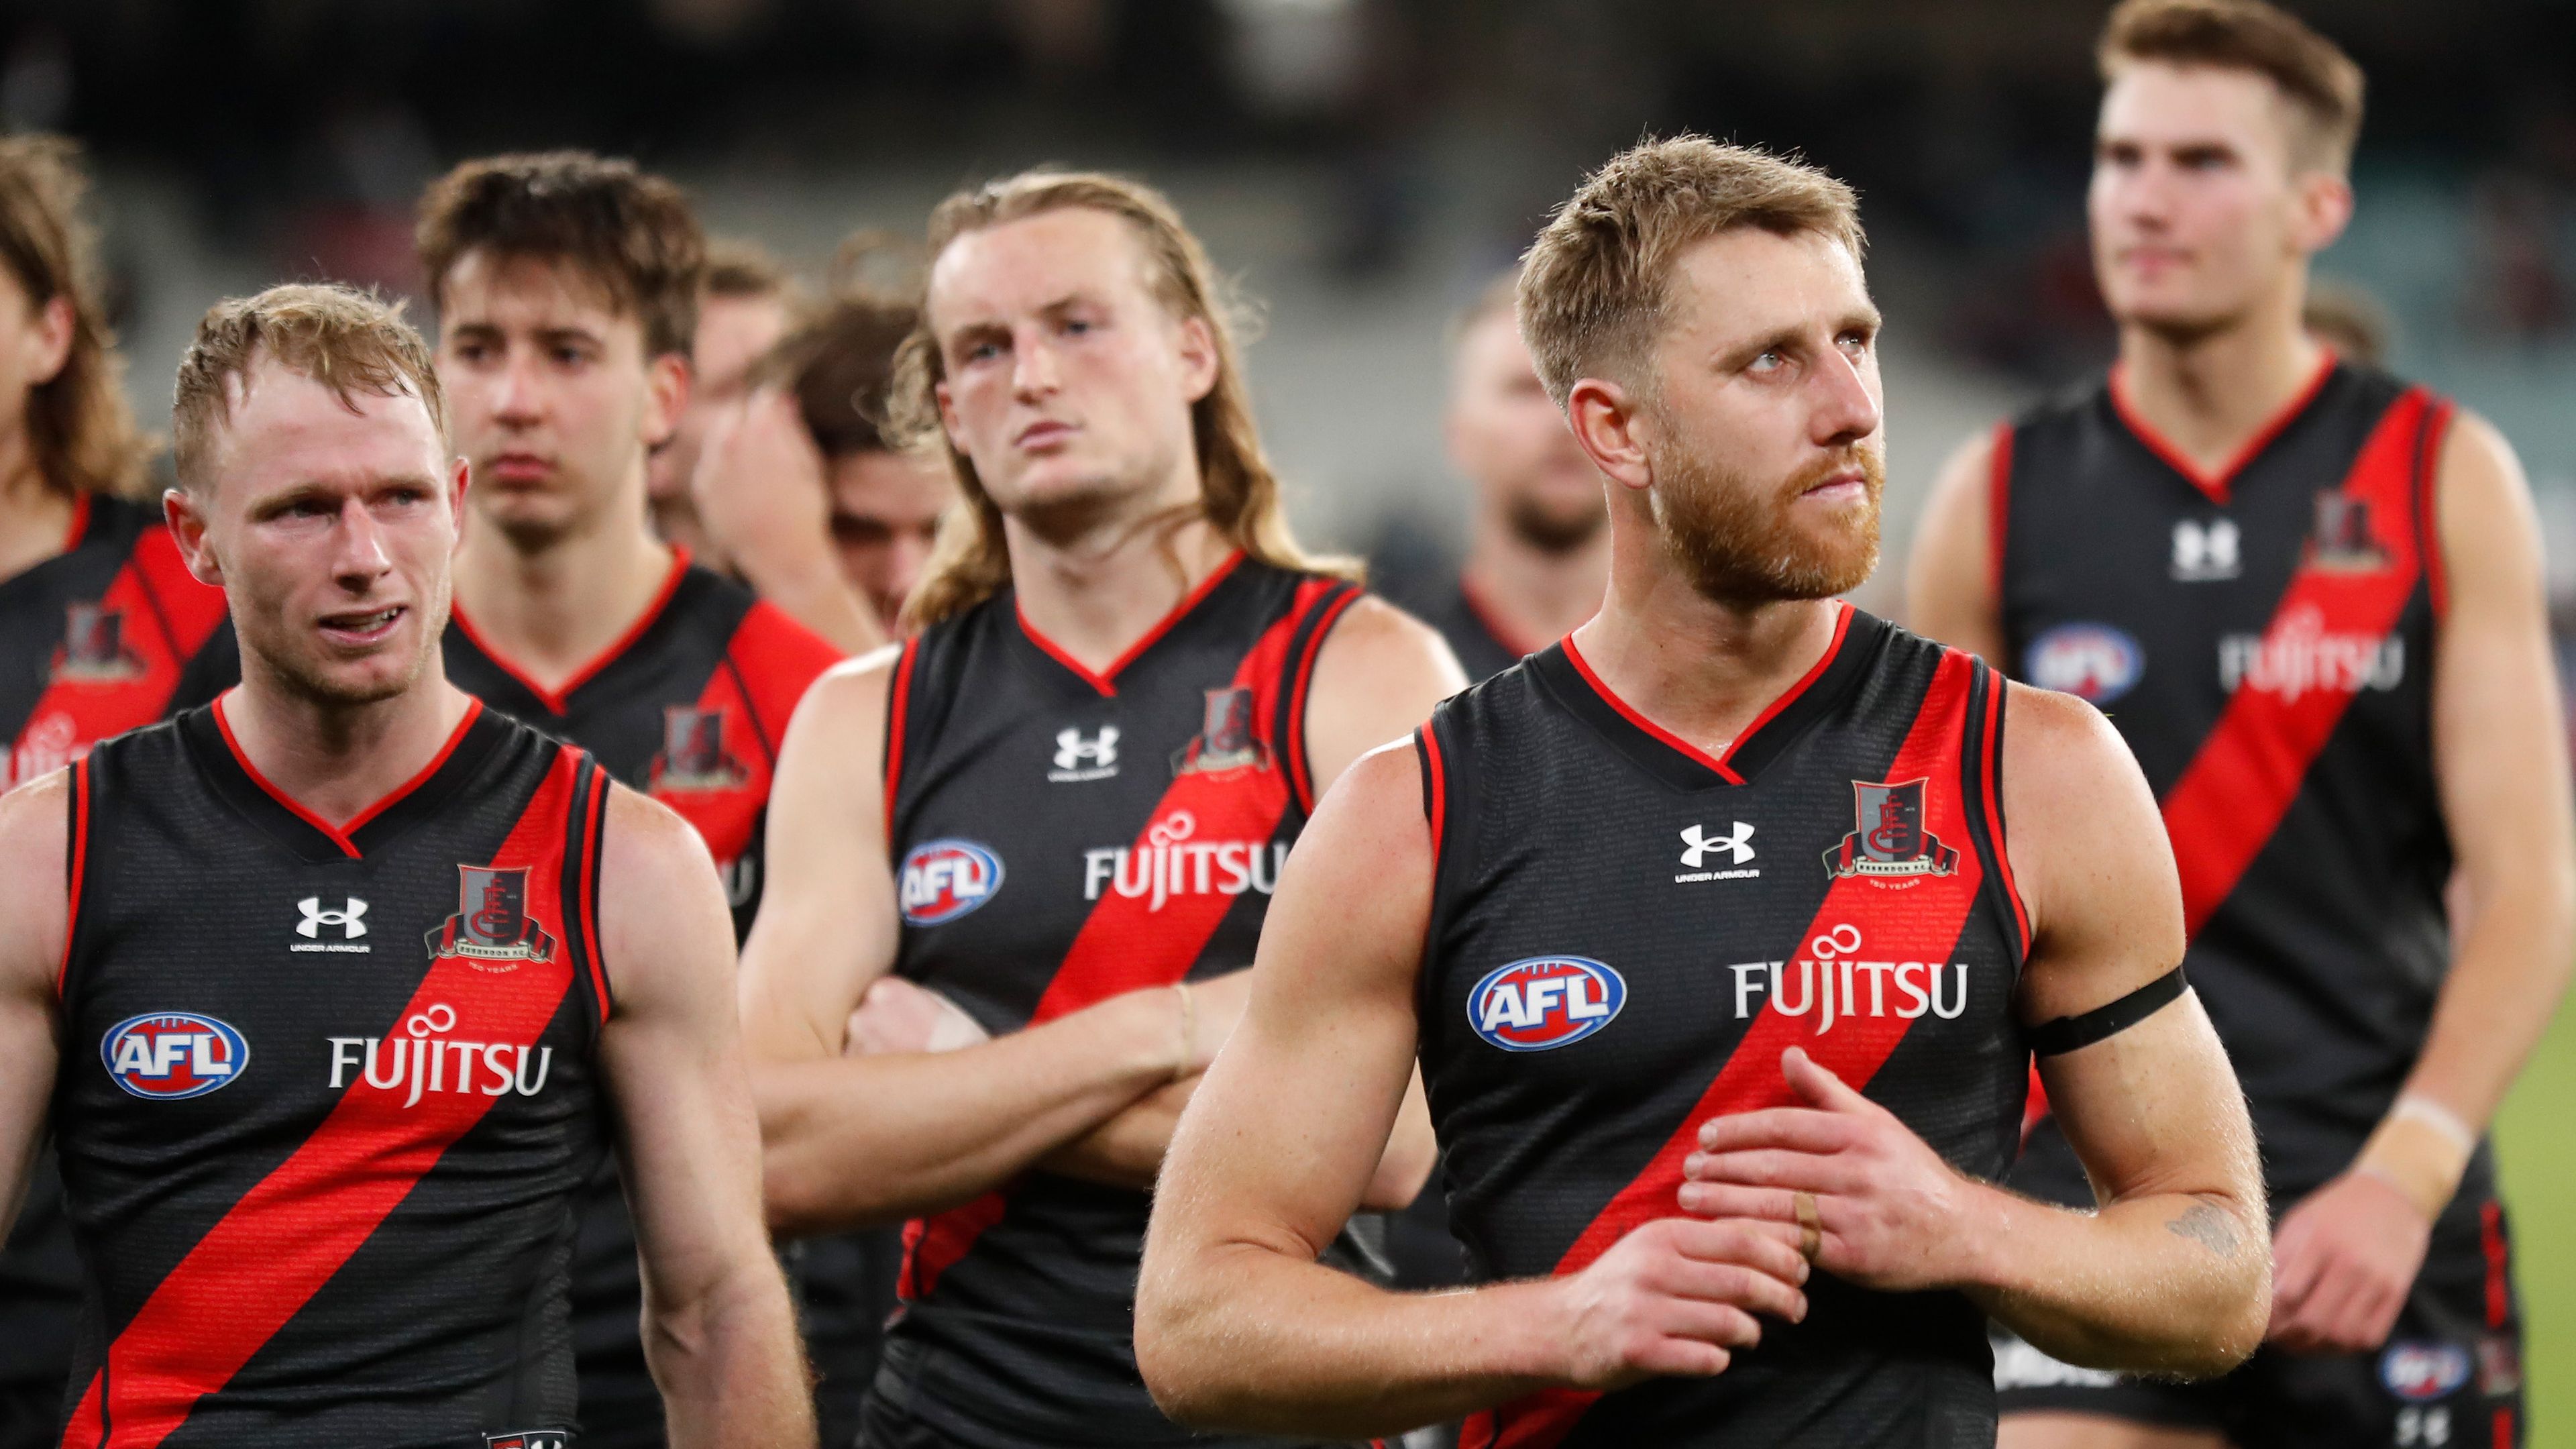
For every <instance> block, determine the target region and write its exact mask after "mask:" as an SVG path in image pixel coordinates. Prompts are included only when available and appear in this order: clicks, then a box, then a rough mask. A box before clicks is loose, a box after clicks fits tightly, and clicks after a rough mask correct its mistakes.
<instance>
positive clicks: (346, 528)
mask: <svg viewBox="0 0 2576 1449" xmlns="http://www.w3.org/2000/svg"><path fill="white" fill-rule="evenodd" d="M331 535H332V550H331V573H332V576H333V577H334V578H336V579H338V580H339V581H340V582H341V583H342V584H343V585H345V586H347V587H351V588H355V589H364V588H365V587H366V586H367V585H369V584H371V583H373V582H374V581H375V580H377V579H378V578H381V577H383V576H384V575H385V574H386V573H387V572H388V571H390V570H391V569H392V568H393V556H392V555H391V554H390V553H389V552H388V551H387V550H386V548H385V537H384V526H383V525H382V524H380V523H378V522H377V521H376V516H375V514H374V513H373V512H371V511H370V510H369V509H368V507H367V504H366V500H365V499H363V498H360V497H357V496H355V495H352V496H351V497H350V498H349V499H348V500H347V501H345V502H343V503H342V504H341V505H340V526H339V527H337V528H335V529H333V530H332V531H331Z"/></svg>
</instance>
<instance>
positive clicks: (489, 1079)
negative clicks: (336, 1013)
mask: <svg viewBox="0 0 2576 1449" xmlns="http://www.w3.org/2000/svg"><path fill="white" fill-rule="evenodd" d="M456 1021H457V1017H456V1008H455V1007H452V1006H450V1005H448V1004H447V1003H446V1002H444V1001H440V1002H434V1003H432V1004H431V1005H430V1006H429V1008H428V1009H427V1010H424V1011H416V1012H413V1013H412V1014H411V1015H410V1016H407V1017H405V1018H403V1024H402V1031H403V1034H402V1035H401V1036H396V1037H372V1036H335V1037H331V1038H329V1039H328V1040H329V1041H330V1043H331V1088H332V1090H334V1091H337V1090H339V1089H340V1088H341V1087H343V1086H345V1085H348V1084H349V1073H350V1072H351V1071H353V1070H354V1071H356V1072H358V1073H359V1074H360V1075H362V1076H363V1077H364V1078H365V1080H366V1083H367V1085H368V1086H370V1087H373V1088H375V1089H376V1090H377V1091H379V1092H400V1091H404V1090H406V1089H408V1091H409V1095H408V1096H406V1097H405V1098H404V1099H403V1105H404V1106H405V1107H414V1106H418V1105H419V1104H420V1099H421V1097H422V1096H423V1095H424V1094H425V1093H429V1092H457V1093H477V1092H479V1093H481V1094H482V1095H484V1096H486V1097H506V1096H508V1095H510V1094H511V1093H512V1092H517V1093H518V1094H519V1095H520V1096H522V1097H533V1096H535V1095H536V1094H537V1093H539V1092H541V1091H543V1090H545V1085H546V1072H547V1070H548V1069H549V1068H551V1067H552V1066H553V1065H554V1059H555V1049H554V1048H553V1047H536V1048H533V1049H531V1048H529V1047H524V1046H520V1045H518V1044H517V1043H515V1042H506V1041H495V1042H481V1041H460V1040H457V1039H455V1038H453V1037H450V1036H448V1035H447V1033H448V1032H451V1031H454V1030H455V1029H456ZM531 1063H533V1064H534V1065H535V1067H536V1072H535V1074H534V1075H533V1076H532V1075H530V1073H529V1070H528V1068H529V1066H530V1064H531ZM478 1072H479V1073H480V1075H481V1080H480V1082H478V1081H477V1080H476V1076H477V1073H478Z"/></svg>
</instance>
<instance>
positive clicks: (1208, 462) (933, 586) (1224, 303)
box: [888, 170, 1359, 629]
mask: <svg viewBox="0 0 2576 1449" xmlns="http://www.w3.org/2000/svg"><path fill="white" fill-rule="evenodd" d="M1075 208H1081V209H1084V210H1090V211H1098V212H1103V213H1106V214H1108V215H1110V216H1114V217H1116V218H1118V219H1119V220H1120V221H1123V222H1125V223H1126V224H1127V229H1128V231H1129V233H1130V234H1131V235H1133V236H1134V237H1135V238H1136V242H1137V248H1138V250H1139V251H1140V252H1141V253H1142V255H1143V260H1144V263H1145V270H1146V278H1147V282H1148V284H1149V285H1150V286H1151V287H1152V289H1153V292H1154V296H1155V298H1156V299H1157V300H1159V301H1160V302H1161V303H1162V304H1163V306H1164V308H1165V309H1166V310H1167V311H1168V312H1169V313H1170V314H1171V315H1172V316H1173V317H1174V318H1177V319H1182V320H1187V319H1190V318H1196V319H1198V320H1199V321H1200V322H1202V323H1204V324H1205V325H1206V327H1207V329H1208V335H1209V336H1210V337H1211V338H1212V339H1213V341H1214V343H1215V346H1216V383H1215V385H1214V386H1212V387H1210V388H1209V389H1208V392H1207V396H1205V397H1202V398H1200V399H1199V400H1198V401H1197V402H1195V403H1192V404H1191V405H1190V424H1191V433H1192V435H1193V437H1194V439H1195V441H1196V444H1197V453H1198V464H1199V500H1198V503H1197V505H1196V513H1197V516H1199V517H1201V518H1204V519H1205V520H1206V521H1207V523H1208V524H1209V526H1210V527H1212V528H1214V529H1215V530H1216V531H1217V533H1218V534H1219V535H1220V536H1222V537H1223V538H1224V539H1225V540H1226V541H1227V542H1229V543H1231V544H1233V545H1234V546H1235V547H1236V548H1239V549H1241V550H1242V551H1243V552H1244V554H1245V555H1246V556H1248V557H1250V558H1252V559H1254V560H1257V561H1259V562H1261V563H1267V564H1273V565H1276V566H1278V567H1280V568H1287V569H1311V570H1318V571H1323V572H1330V573H1339V574H1344V575H1349V576H1353V577H1356V576H1357V574H1358V572H1359V570H1358V568H1357V566H1356V565H1353V564H1351V563H1349V562H1348V561H1345V560H1340V559H1321V558H1316V557H1314V556H1312V555H1309V554H1308V553H1306V552H1305V551H1304V550H1303V549H1301V548H1299V547H1298V546H1297V540H1296V537H1295V536H1294V535H1293V534H1292V533H1291V532H1290V531H1289V528H1288V514H1287V509H1286V507H1285V504H1284V502H1283V500H1282V498H1281V490H1280V485H1279V475H1278V474H1277V473H1276V472H1274V471H1272V469H1271V466H1270V460H1269V458H1268V457H1267V456H1265V455H1264V454H1263V453H1262V451H1261V434H1260V430H1259V429H1258V428H1256V427H1255V426H1254V424H1253V418H1252V396H1251V393H1250V391H1249V389H1247V388H1246V387H1245V385H1244V380H1243V358H1242V353H1241V350H1240V349H1239V348H1238V347H1237V346H1236V343H1235V330H1236V329H1235V326H1234V314H1235V311H1236V307H1235V305H1234V301H1235V299H1234V298H1233V297H1232V296H1231V295H1230V293H1229V292H1228V290H1227V289H1226V287H1225V286H1224V285H1223V284H1222V283H1221V282H1220V281H1219V279H1218V277H1217V273H1216V268H1215V267H1214V266H1213V265H1211V264H1210V263H1209V261H1208V256H1207V249H1206V248H1205V247H1203V246H1201V245H1200V244H1199V239H1198V238H1197V237H1195V236H1193V235H1191V234H1190V229H1189V228H1188V227H1187V226H1186V225H1184V224H1183V223H1182V221H1181V214H1180V212H1179V211H1178V210H1177V209H1175V208H1174V207H1173V205H1172V203H1171V200H1170V199H1169V198H1167V197H1165V196H1164V195H1163V194H1162V193H1161V192H1159V191H1156V190H1154V189H1153V188H1152V187H1150V186H1146V185H1144V184H1143V183H1141V182H1136V181H1130V180H1127V179H1126V178H1124V177H1119V176H1110V175H1106V174H1103V173H1100V172H1095V171H1055V170H1037V171H1023V172H1021V173H1019V174H1018V175H1016V176H1006V177H1003V178H1001V179H999V180H996V181H988V182H986V183H985V184H983V185H982V186H978V187H976V188H974V189H973V190H971V191H959V192H955V193H952V194H951V195H950V196H949V197H948V199H946V200H945V201H942V202H940V203H939V206H938V208H937V209H936V210H934V211H932V212H931V214H930V234H929V241H928V253H929V258H930V264H931V265H932V266H936V265H937V263H938V260H939V257H940V255H941V254H942V253H944V252H945V251H947V249H948V247H949V244H950V243H952V242H954V241H956V240H957V239H958V238H959V237H962V236H965V235H966V234H967V233H969V232H976V231H982V230H984V229H985V228H987V227H995V226H1003V225H1006V224H1008V223H1010V222H1014V221H1022V220H1026V219H1027V218H1029V217H1033V216H1042V215H1045V214H1047V213H1049V212H1055V211H1066V210H1071V209H1075ZM946 375H947V371H946V363H945V361H944V359H943V358H942V357H941V355H940V351H939V338H938V337H937V335H936V334H935V333H933V332H932V330H931V321H930V316H929V312H928V310H927V308H925V309H924V311H923V314H922V320H921V325H920V326H918V327H916V328H915V329H914V330H913V333H912V335H911V336H910V337H908V338H906V339H904V343H903V347H902V349H901V350H900V352H899V353H898V355H897V357H896V360H895V382H894V393H893V397H892V399H891V407H890V413H889V419H888V420H889V422H890V424H891V425H892V426H891V433H892V436H893V437H894V438H895V439H896V440H897V442H898V443H899V444H900V445H902V446H904V447H907V448H918V449H920V450H922V451H924V452H928V453H932V454H937V455H944V456H945V457H946V458H947V459H948V466H949V468H950V470H951V472H952V473H954V475H955V476H956V479H957V486H958V494H959V497H958V501H957V503H956V504H955V505H954V506H952V507H951V508H950V510H949V512H948V515H947V516H946V517H945V518H943V519H942V520H941V521H940V525H939V538H938V541H937V542H936V543H935V544H933V545H932V548H931V554H930V561H929V563H928V565H927V567H926V569H925V572H924V575H923V578H922V581H921V585H920V587H919V588H916V589H915V590H913V594H912V597H911V599H910V600H908V601H907V602H906V603H905V604H904V623H905V625H906V626H907V627H909V628H912V629H920V628H923V627H926V626H928V625H931V624H935V623H937V622H938V621H940V620H941V619H945V618H947V617H948V616H950V615H952V614H956V613H960V612H963V611H964V610H966V609H970V608H972V607H974V606H975V605H977V604H980V603H982V602H983V601H984V600H986V599H989V598H991V597H992V596H993V595H994V594H996V593H999V592H1000V591H1001V590H1002V589H1003V588H1004V587H1005V586H1006V585H1008V584H1009V583H1010V582H1011V554H1010V549H1009V547H1008V545H1007V544H1006V543H1005V542H1004V539H1003V534H1002V510H1001V507H1000V505H998V504H996V503H995V502H994V501H993V496H992V495H991V494H990V493H988V492H986V491H985V489H984V484H983V480H982V479H980V478H978V477H976V475H975V464H974V462H973V460H971V459H969V458H968V457H967V456H966V455H965V454H964V453H961V452H959V451H958V450H957V447H956V445H955V444H954V443H953V442H952V441H950V440H949V438H948V435H947V430H946V429H945V428H943V427H941V426H940V421H939V399H938V387H939V384H940V382H941V381H942V380H943V379H944V378H945V377H946ZM1176 521H1177V520H1176Z"/></svg>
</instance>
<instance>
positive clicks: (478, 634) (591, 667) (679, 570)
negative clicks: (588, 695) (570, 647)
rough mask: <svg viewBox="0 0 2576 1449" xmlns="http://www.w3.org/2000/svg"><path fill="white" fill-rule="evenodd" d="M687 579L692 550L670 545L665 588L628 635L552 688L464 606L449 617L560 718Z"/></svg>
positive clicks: (657, 615) (653, 620)
mask: <svg viewBox="0 0 2576 1449" xmlns="http://www.w3.org/2000/svg"><path fill="white" fill-rule="evenodd" d="M688 576H689V551H688V550H687V549H685V548H682V547H681V546H679V545H677V544H673V545H671V571H670V573H669V574H667V575H665V576H664V577H663V579H662V586H661V588H659V589H657V590H656V591H655V592H654V594H653V600H652V602H651V603H648V604H646V605H645V606H644V611H643V612H642V613H640V614H638V615H636V616H635V622H633V623H631V624H629V625H627V626H626V632H624V633H622V634H620V635H618V636H617V638H616V639H615V640H613V641H612V642H611V643H610V644H609V646H608V647H607V648H605V649H602V650H601V651H599V653H597V654H595V655H593V656H591V660H590V662H589V663H587V664H584V665H583V666H582V667H580V668H579V669H576V670H574V671H573V672H572V673H571V674H570V675H568V676H566V677H565V679H564V682H563V683H561V684H559V685H557V686H555V687H554V688H552V689H548V688H546V687H545V686H544V685H542V684H539V683H537V681H536V680H535V678H534V677H532V676H531V675H529V673H528V672H527V671H526V670H525V669H522V668H520V667H519V666H518V664H516V663H515V662H513V661H512V660H511V658H510V656H508V655H506V654H504V653H502V652H501V651H500V650H498V649H495V648H494V647H492V641H491V640H489V639H487V638H485V637H484V636H483V633H482V631H481V630H479V629H476V628H475V627H474V621H473V620H471V619H469V618H467V617H466V615H465V606H464V605H463V604H461V603H458V604H454V605H451V606H450V607H449V609H448V613H447V617H448V619H449V621H450V622H452V623H454V624H455V625H456V627H457V630H458V631H459V632H461V633H462V634H464V636H465V638H466V642H468V643H470V644H472V645H473V646H474V647H475V648H476V649H478V650H481V651H482V654H483V657H484V658H486V659H489V660H491V661H492V667H493V668H495V669H498V670H500V671H501V672H502V673H503V674H506V675H508V676H510V678H511V679H512V680H514V681H516V682H517V684H518V685H519V687H520V688H522V689H524V690H526V691H527V692H528V695H529V697H530V698H532V699H534V700H535V701H536V702H537V703H538V704H540V705H542V706H544V708H545V710H546V712H547V713H549V714H551V715H553V716H555V717H556V718H557V719H561V718H563V717H564V716H565V715H568V714H571V713H572V700H573V696H574V695H575V694H578V693H580V692H581V688H582V686H583V685H586V684H589V683H590V682H591V681H593V680H595V679H597V678H598V677H599V676H600V675H601V674H603V673H605V672H607V671H608V669H609V668H611V667H612V666H614V665H615V664H616V663H617V661H618V660H620V659H623V658H625V657H626V655H627V652H628V651H630V650H632V649H633V648H634V647H635V644H636V641H637V640H640V639H642V638H643V637H644V634H645V631H646V630H648V629H651V628H652V627H653V626H654V625H655V624H656V623H658V622H660V621H661V618H662V615H663V614H664V612H666V611H667V610H668V609H669V608H670V607H671V599H672V596H673V595H675V594H677V593H679V591H680V584H681V581H682V580H684V579H686V578H687V577H688Z"/></svg>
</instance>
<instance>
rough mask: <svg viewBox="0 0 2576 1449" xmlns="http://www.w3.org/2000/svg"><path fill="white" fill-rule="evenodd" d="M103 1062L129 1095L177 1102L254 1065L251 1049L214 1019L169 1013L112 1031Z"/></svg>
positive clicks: (102, 1045) (101, 1051)
mask: <svg viewBox="0 0 2576 1449" xmlns="http://www.w3.org/2000/svg"><path fill="white" fill-rule="evenodd" d="M98 1056H99V1060H100V1061H102V1062H105V1063H106V1064H107V1074H108V1075H109V1076H110V1077H113V1078H115V1079H116V1084H117V1085H118V1086H120V1087H123V1088H124V1089H125V1090H126V1091H127V1092H129V1093H132V1094H133V1095H135V1096H137V1097H145V1098H157V1099H159V1100H161V1101H165V1102H175V1101H178V1100H179V1099H180V1098H182V1097H202V1096H204V1095H206V1094H207V1093H208V1092H211V1091H213V1090H215V1089H216V1088H217V1087H221V1086H223V1085H225V1084H226V1083H229V1082H230V1081H232V1079H233V1078H235V1077H238V1076H240V1075H241V1070H242V1068H243V1067H244V1066H246V1065H248V1064H249V1062H250V1043H248V1042H246V1041H243V1040H242V1034H241V1033H240V1032H237V1031H235V1030H233V1029H232V1028H231V1027H230V1026H227V1025H226V1024H224V1023H223V1022H220V1021H217V1020H215V1019H214V1018H213V1017H211V1016H199V1015H197V1014H195V1013H194V1012H186V1011H164V1012H157V1013H155V1014H153V1015H150V1016H135V1017H128V1018H126V1019H125V1020H123V1021H120V1022H118V1023H117V1024H116V1025H114V1026H112V1027H109V1028H108V1029H107V1035H106V1036H105V1037H104V1038H102V1039H101V1040H100V1042H99V1044H98Z"/></svg>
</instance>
